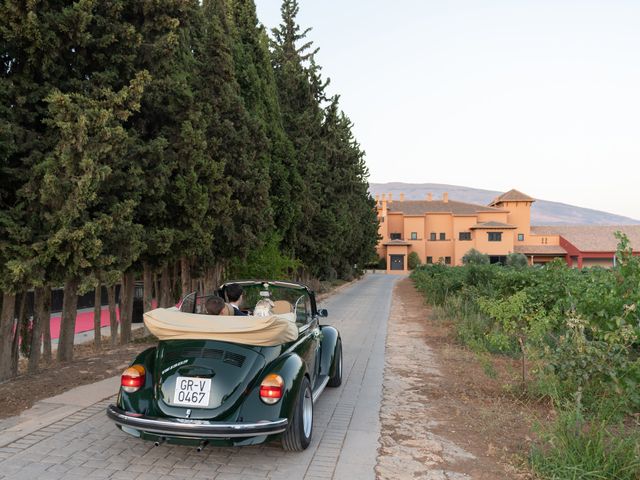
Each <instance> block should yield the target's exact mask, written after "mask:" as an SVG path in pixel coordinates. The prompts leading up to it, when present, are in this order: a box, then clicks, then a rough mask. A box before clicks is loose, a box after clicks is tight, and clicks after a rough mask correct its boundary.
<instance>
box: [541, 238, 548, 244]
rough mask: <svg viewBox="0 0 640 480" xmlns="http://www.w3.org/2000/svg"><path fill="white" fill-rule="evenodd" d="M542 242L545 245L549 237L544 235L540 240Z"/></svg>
mask: <svg viewBox="0 0 640 480" xmlns="http://www.w3.org/2000/svg"><path fill="white" fill-rule="evenodd" d="M540 243H542V244H543V245H546V244H547V237H543V238H542V240H541V241H540Z"/></svg>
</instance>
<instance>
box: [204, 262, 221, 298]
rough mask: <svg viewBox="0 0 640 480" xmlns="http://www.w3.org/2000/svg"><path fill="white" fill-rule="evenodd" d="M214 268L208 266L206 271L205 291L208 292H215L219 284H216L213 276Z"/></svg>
mask: <svg viewBox="0 0 640 480" xmlns="http://www.w3.org/2000/svg"><path fill="white" fill-rule="evenodd" d="M213 275H214V273H213V268H207V269H206V270H205V271H204V291H205V292H206V293H214V292H215V291H216V288H218V286H219V285H216V283H215V281H214V278H213Z"/></svg>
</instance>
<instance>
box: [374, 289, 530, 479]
mask: <svg viewBox="0 0 640 480" xmlns="http://www.w3.org/2000/svg"><path fill="white" fill-rule="evenodd" d="M430 317H431V311H430V310H429V309H428V308H427V307H426V306H425V305H424V303H423V298H422V296H421V295H420V294H419V293H418V292H417V291H416V290H415V289H414V287H413V283H412V282H411V280H410V279H405V280H402V281H401V282H399V283H398V284H397V286H396V288H395V291H394V296H393V303H392V307H391V314H390V318H389V326H388V334H387V346H386V367H385V376H384V386H385V388H384V394H383V403H382V408H381V411H380V419H381V423H382V433H381V446H380V449H379V452H378V453H379V458H378V465H377V467H376V472H377V476H378V478H380V479H405V478H406V479H416V478H419V479H430V480H440V479H442V480H445V479H448V480H462V479H491V480H493V479H528V478H531V477H530V476H529V474H527V473H526V471H524V470H525V467H524V466H523V464H524V461H523V458H525V456H526V452H527V450H528V446H529V442H530V437H531V436H532V434H531V419H532V418H533V417H534V414H535V413H536V412H535V409H536V408H537V407H536V406H533V407H531V406H529V405H526V404H523V403H521V402H518V401H517V399H516V398H515V397H514V396H513V395H510V394H507V393H506V392H505V386H504V385H505V384H506V383H513V382H514V381H515V380H514V376H516V375H517V362H511V361H507V360H505V359H501V358H499V359H494V360H492V366H491V367H487V364H486V363H485V364H484V367H483V365H482V363H481V362H480V361H479V359H478V358H477V356H476V355H475V354H473V353H472V352H469V351H468V350H466V349H465V348H463V347H461V346H460V345H458V344H457V343H456V342H455V339H454V338H453V336H452V334H451V328H450V327H449V326H446V325H443V324H442V323H441V322H440V323H439V322H435V321H433V319H431V318H430ZM487 368H489V369H490V372H491V373H492V377H495V378H490V377H489V376H488V375H487V374H486V373H485V370H486V369H487ZM494 373H495V375H494ZM538 408H539V406H538Z"/></svg>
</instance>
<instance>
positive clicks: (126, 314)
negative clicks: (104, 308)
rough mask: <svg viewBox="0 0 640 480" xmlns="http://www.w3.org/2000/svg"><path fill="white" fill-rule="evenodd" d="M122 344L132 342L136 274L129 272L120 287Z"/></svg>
mask: <svg viewBox="0 0 640 480" xmlns="http://www.w3.org/2000/svg"><path fill="white" fill-rule="evenodd" d="M120 288H121V290H120V344H121V345H125V344H127V343H129V342H130V341H131V317H132V316H133V294H134V289H135V273H134V272H133V271H131V270H130V271H128V272H127V273H125V274H124V275H123V276H122V286H121V287H120Z"/></svg>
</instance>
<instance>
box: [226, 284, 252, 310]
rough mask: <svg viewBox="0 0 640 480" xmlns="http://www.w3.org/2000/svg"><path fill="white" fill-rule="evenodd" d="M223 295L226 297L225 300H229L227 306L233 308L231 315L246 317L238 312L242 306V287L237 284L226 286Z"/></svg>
mask: <svg viewBox="0 0 640 480" xmlns="http://www.w3.org/2000/svg"><path fill="white" fill-rule="evenodd" d="M225 294H226V295H227V300H229V304H230V305H231V307H233V314H234V315H240V316H246V315H247V314H246V313H245V312H243V311H242V310H240V305H242V300H243V294H244V291H243V290H242V287H241V286H240V285H238V284H237V283H232V284H231V285H227V287H226V288H225Z"/></svg>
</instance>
